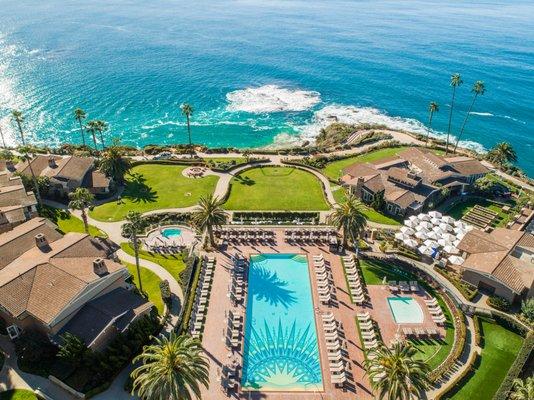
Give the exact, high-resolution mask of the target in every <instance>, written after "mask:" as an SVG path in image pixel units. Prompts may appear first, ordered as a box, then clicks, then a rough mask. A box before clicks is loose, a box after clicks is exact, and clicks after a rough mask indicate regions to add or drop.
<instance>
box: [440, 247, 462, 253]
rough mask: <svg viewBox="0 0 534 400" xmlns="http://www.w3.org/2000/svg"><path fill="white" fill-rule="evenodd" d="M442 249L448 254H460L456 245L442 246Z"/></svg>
mask: <svg viewBox="0 0 534 400" xmlns="http://www.w3.org/2000/svg"><path fill="white" fill-rule="evenodd" d="M443 251H444V252H445V253H449V254H460V250H458V249H457V248H456V247H454V246H445V247H444V248H443Z"/></svg>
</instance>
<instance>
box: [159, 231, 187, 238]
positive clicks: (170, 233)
mask: <svg viewBox="0 0 534 400" xmlns="http://www.w3.org/2000/svg"><path fill="white" fill-rule="evenodd" d="M161 234H162V235H163V237H165V238H167V239H174V238H177V237H178V236H180V235H181V234H182V230H181V229H178V228H165V229H162V230H161Z"/></svg>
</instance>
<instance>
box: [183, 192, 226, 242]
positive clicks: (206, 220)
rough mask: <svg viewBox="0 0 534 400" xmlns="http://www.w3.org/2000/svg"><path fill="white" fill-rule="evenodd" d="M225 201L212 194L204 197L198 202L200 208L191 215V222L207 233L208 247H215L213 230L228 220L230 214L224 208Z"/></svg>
mask: <svg viewBox="0 0 534 400" xmlns="http://www.w3.org/2000/svg"><path fill="white" fill-rule="evenodd" d="M222 204H223V200H219V199H218V198H217V197H213V195H212V194H210V195H208V196H207V197H202V198H201V199H200V200H199V202H198V208H197V209H196V210H195V211H194V212H193V213H192V214H191V222H192V223H193V225H195V226H196V227H197V229H198V230H199V231H201V232H204V231H207V234H208V242H207V246H208V247H212V246H214V245H215V237H214V235H213V228H215V227H220V226H221V225H223V224H224V223H226V220H227V218H228V214H227V213H226V211H224V210H223V208H222Z"/></svg>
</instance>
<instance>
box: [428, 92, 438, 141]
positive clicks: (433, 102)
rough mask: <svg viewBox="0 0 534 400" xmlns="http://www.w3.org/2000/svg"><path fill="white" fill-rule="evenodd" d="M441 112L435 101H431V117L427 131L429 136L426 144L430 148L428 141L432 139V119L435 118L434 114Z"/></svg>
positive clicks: (429, 109)
mask: <svg viewBox="0 0 534 400" xmlns="http://www.w3.org/2000/svg"><path fill="white" fill-rule="evenodd" d="M438 111H439V104H438V103H436V102H435V101H431V102H430V104H429V105H428V112H429V116H428V131H427V134H426V144H427V146H428V139H429V137H430V131H431V129H432V117H433V116H434V113H435V112H438Z"/></svg>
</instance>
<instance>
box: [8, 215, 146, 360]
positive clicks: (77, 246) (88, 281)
mask: <svg viewBox="0 0 534 400" xmlns="http://www.w3.org/2000/svg"><path fill="white" fill-rule="evenodd" d="M113 252H114V251H113V249H112V248H110V246H109V245H108V244H107V243H106V242H105V241H103V240H100V239H96V238H93V237H91V236H89V235H87V234H81V233H68V234H66V235H65V236H63V235H62V234H60V233H59V232H58V231H56V229H55V226H54V225H53V224H52V223H51V222H50V221H48V220H47V219H45V218H33V219H31V220H30V221H28V222H25V223H24V224H21V225H19V226H17V227H15V228H14V229H13V230H11V231H9V232H5V233H3V234H1V235H0V317H1V318H2V319H4V320H5V321H6V325H7V326H8V328H7V330H8V333H9V336H10V337H11V338H16V337H17V336H18V335H19V334H20V332H21V331H23V330H36V331H40V332H42V333H44V334H47V335H48V336H49V337H50V339H51V340H53V341H58V340H60V338H59V336H60V335H62V334H63V333H65V332H71V333H73V334H75V335H77V336H79V337H81V338H82V339H83V340H84V341H85V343H86V344H87V345H88V346H89V347H90V348H92V349H94V350H100V349H102V348H103V347H105V346H106V344H107V343H109V341H110V340H112V339H113V338H114V337H115V336H116V335H117V334H118V333H119V332H123V331H124V330H126V329H128V327H129V325H130V324H131V323H132V322H133V321H135V320H137V319H138V318H140V317H141V316H143V315H146V314H147V313H148V312H149V311H150V310H151V308H152V303H150V302H147V301H146V300H145V299H143V298H142V297H140V296H138V295H136V294H134V293H132V292H131V291H130V288H131V285H130V284H128V283H127V282H126V281H127V279H128V278H129V276H130V275H129V273H128V270H127V269H126V268H125V267H124V266H123V265H121V264H119V263H118V262H115V261H114V260H112V259H111V257H112V255H113Z"/></svg>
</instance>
